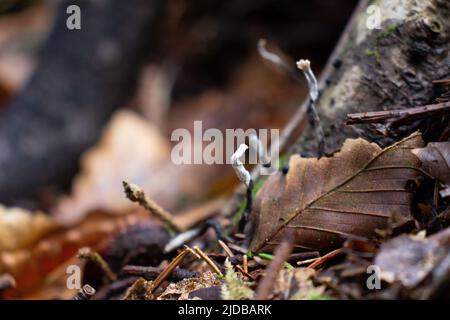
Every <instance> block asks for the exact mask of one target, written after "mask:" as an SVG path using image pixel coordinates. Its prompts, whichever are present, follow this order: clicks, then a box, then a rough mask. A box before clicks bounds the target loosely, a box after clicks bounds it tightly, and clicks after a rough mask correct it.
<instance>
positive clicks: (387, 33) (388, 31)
mask: <svg viewBox="0 0 450 320" xmlns="http://www.w3.org/2000/svg"><path fill="white" fill-rule="evenodd" d="M396 30H397V26H396V25H395V24H391V25H389V26H388V27H387V29H386V30H385V31H382V32H380V33H379V34H378V35H377V36H376V38H375V43H374V46H373V49H366V55H368V56H369V57H374V58H375V61H376V62H377V64H381V54H380V42H381V41H382V40H383V39H386V38H387V37H389V36H391V35H392V34H394V32H395V31H396Z"/></svg>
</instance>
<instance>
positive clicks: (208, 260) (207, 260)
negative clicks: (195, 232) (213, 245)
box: [194, 246, 223, 277]
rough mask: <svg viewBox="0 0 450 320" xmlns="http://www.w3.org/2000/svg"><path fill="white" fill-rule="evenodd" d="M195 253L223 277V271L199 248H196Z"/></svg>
mask: <svg viewBox="0 0 450 320" xmlns="http://www.w3.org/2000/svg"><path fill="white" fill-rule="evenodd" d="M194 251H195V252H197V253H198V255H199V256H200V257H201V258H202V259H203V260H204V261H205V262H206V263H207V264H208V265H209V266H210V268H211V269H212V270H213V271H214V272H215V273H217V275H218V276H219V277H223V273H222V271H220V270H219V268H218V267H217V266H216V264H215V263H214V262H213V261H212V260H211V259H210V258H209V257H208V256H207V255H206V254H205V253H204V252H203V251H202V250H201V249H200V248H199V247H197V246H195V247H194Z"/></svg>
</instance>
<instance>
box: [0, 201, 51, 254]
mask: <svg viewBox="0 0 450 320" xmlns="http://www.w3.org/2000/svg"><path fill="white" fill-rule="evenodd" d="M54 227H55V224H54V223H53V221H52V220H51V219H50V218H49V217H48V216H47V215H46V214H44V213H42V212H36V213H32V212H29V211H27V210H25V209H21V208H6V207H3V206H1V205H0V253H1V252H3V251H12V250H18V249H22V248H25V247H27V246H29V245H30V244H32V243H34V242H35V241H36V240H38V239H40V238H41V237H42V236H43V235H45V234H46V233H48V232H49V231H50V230H52V229H53V228H54Z"/></svg>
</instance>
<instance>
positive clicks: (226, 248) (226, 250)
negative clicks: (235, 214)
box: [218, 240, 234, 258]
mask: <svg viewBox="0 0 450 320" xmlns="http://www.w3.org/2000/svg"><path fill="white" fill-rule="evenodd" d="M218 242H219V245H220V246H221V247H222V249H223V251H225V253H226V254H227V256H229V257H230V258H233V257H234V254H233V252H231V250H230V248H228V246H227V244H226V243H225V242H223V241H222V240H219V241H218Z"/></svg>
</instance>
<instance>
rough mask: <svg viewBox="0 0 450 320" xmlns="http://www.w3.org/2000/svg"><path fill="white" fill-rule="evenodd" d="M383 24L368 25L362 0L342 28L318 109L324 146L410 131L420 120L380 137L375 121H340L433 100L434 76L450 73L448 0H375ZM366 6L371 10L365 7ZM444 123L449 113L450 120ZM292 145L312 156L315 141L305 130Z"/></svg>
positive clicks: (391, 137)
mask: <svg viewBox="0 0 450 320" xmlns="http://www.w3.org/2000/svg"><path fill="white" fill-rule="evenodd" d="M373 4H374V5H375V6H376V7H374V8H376V9H377V8H378V9H379V10H380V11H379V12H380V18H381V21H380V22H381V23H380V29H370V28H369V27H368V23H370V22H371V21H372V20H368V14H367V12H366V8H367V7H368V5H369V3H368V1H362V3H361V5H360V8H359V11H358V12H357V13H356V16H355V19H354V21H353V23H352V24H351V25H350V26H349V29H348V30H347V31H346V32H347V34H346V35H344V38H343V39H342V40H341V42H340V43H339V45H338V46H337V48H336V50H335V53H334V54H333V56H332V58H331V59H330V61H329V63H328V66H327V68H326V71H325V77H323V81H322V90H321V95H320V98H319V101H318V103H317V109H318V112H319V115H320V118H321V122H322V126H323V129H324V133H325V137H326V144H327V149H326V150H327V152H328V153H331V152H333V151H334V150H336V149H337V148H339V147H340V146H341V145H342V142H343V141H344V140H345V139H346V138H355V137H364V138H366V139H368V140H370V141H375V142H377V143H379V144H381V145H382V146H384V145H386V144H388V143H391V142H392V141H393V140H398V139H399V138H400V137H402V136H405V135H406V134H408V133H410V132H411V131H414V130H416V129H417V128H418V126H419V123H413V124H410V125H408V126H404V127H402V128H400V129H398V130H395V131H393V132H391V133H390V135H389V136H383V135H381V134H380V133H379V132H377V131H376V130H374V128H373V127H370V126H367V125H366V126H364V127H363V126H360V125H353V126H348V125H346V124H345V122H346V116H347V114H349V113H356V112H367V111H377V110H392V109H406V108H410V107H413V106H421V105H425V104H428V103H432V102H433V101H434V99H435V98H436V93H435V91H434V88H433V84H432V81H433V80H436V79H442V78H445V77H447V78H448V76H449V61H450V58H449V37H450V19H449V11H450V1H448V0H422V1H416V0H402V1H391V0H380V1H375V2H373ZM369 12H370V11H369ZM447 122H448V119H447ZM293 151H295V152H300V153H302V154H305V155H308V156H316V155H317V140H316V138H315V137H314V132H313V130H311V129H310V128H307V129H306V130H305V131H304V132H303V134H302V136H301V138H300V140H299V141H297V143H295V145H294V146H293Z"/></svg>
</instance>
